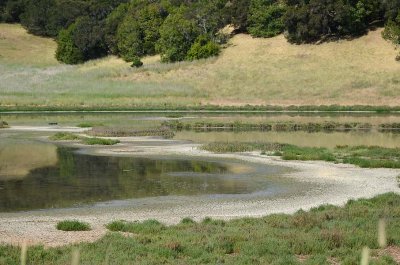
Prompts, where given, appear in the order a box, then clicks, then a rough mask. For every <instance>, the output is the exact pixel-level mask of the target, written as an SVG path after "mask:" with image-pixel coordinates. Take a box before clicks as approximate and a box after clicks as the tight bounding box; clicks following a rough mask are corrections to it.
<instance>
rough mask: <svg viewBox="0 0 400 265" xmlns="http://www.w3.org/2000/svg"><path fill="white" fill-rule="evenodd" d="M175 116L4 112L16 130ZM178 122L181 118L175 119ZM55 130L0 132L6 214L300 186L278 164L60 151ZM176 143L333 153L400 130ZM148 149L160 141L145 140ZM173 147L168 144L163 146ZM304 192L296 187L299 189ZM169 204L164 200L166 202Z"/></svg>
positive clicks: (204, 135)
mask: <svg viewBox="0 0 400 265" xmlns="http://www.w3.org/2000/svg"><path fill="white" fill-rule="evenodd" d="M171 118H172V117H170V115H169V114H159V113H153V114H145V113H108V114H107V113H102V114H82V113H79V114H1V116H0V120H6V121H8V122H9V123H10V125H12V126H13V125H29V126H48V124H49V123H52V122H56V123H58V125H59V126H76V125H78V124H80V123H85V122H86V123H87V122H89V123H96V124H103V125H106V126H113V127H118V126H123V127H132V128H137V129H141V128H154V127H158V126H160V125H161V123H162V122H163V121H164V120H167V119H171ZM173 119H176V118H173ZM178 119H182V120H194V121H196V120H198V121H200V120H210V121H212V120H218V121H227V122H232V121H245V122H250V121H253V122H258V121H260V122H269V121H279V122H282V121H293V122H324V121H335V122H367V123H371V124H379V123H394V122H400V115H396V114H390V115H378V114H370V115H365V114H362V115H361V114H354V115H353V114H352V115H347V114H346V115H345V114H340V115H338V114H336V115H327V114H306V115H302V114H252V115H250V114H193V113H189V114H182V117H179V118H178ZM51 134H52V133H45V132H13V131H10V130H0V212H15V211H23V210H34V209H49V208H64V207H76V206H80V205H88V204H92V205H95V204H96V203H99V202H109V201H115V200H117V201H119V200H128V199H137V198H163V197H164V198H166V197H168V196H169V197H173V196H186V198H187V196H194V195H200V196H203V195H204V196H211V197H218V196H222V197H223V196H225V197H228V196H236V197H235V198H238V199H240V198H243V197H241V196H244V195H246V196H247V195H248V194H257V196H258V195H260V194H261V195H262V196H266V195H268V196H269V195H271V194H272V195H273V194H274V193H280V192H285V191H287V190H288V189H291V188H293V187H296V185H300V184H296V183H288V182H285V181H283V180H281V179H280V178H279V175H280V174H281V173H282V172H283V171H284V170H285V169H283V168H279V167H273V166H266V165H260V164H253V163H245V162H240V161H235V160H226V159H225V160H223V159H220V160H216V159H209V158H204V159H194V158H185V157H146V158H140V157H111V156H96V155H91V154H90V152H84V150H74V149H71V148H67V147H63V146H56V145H54V144H50V143H46V142H44V141H42V140H41V139H42V138H43V137H44V136H46V135H51ZM175 139H176V140H191V141H194V142H200V143H206V142H213V141H231V142H236V141H240V142H250V141H259V142H279V143H290V144H295V145H299V146H316V147H328V148H333V147H335V146H336V145H378V146H383V147H400V133H391V132H385V133H382V132H378V131H375V130H371V131H368V132H363V131H350V132H330V133H327V132H314V133H308V132H232V131H228V132H227V131H224V132H193V131H182V132H178V133H177V134H176V136H175ZM144 144H145V145H151V144H157V145H159V144H160V142H157V141H154V142H151V143H150V142H146V143H144ZM163 144H168V143H163ZM296 189H297V187H296ZM161 200H162V199H161Z"/></svg>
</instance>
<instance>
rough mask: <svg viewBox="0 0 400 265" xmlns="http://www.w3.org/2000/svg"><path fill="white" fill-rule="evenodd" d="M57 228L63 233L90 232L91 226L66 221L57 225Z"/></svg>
mask: <svg viewBox="0 0 400 265" xmlns="http://www.w3.org/2000/svg"><path fill="white" fill-rule="evenodd" d="M56 228H57V229H58V230H61V231H90V230H91V228H90V225H89V224H87V223H83V222H80V221H78V220H65V221H61V222H59V223H58V224H57V226H56Z"/></svg>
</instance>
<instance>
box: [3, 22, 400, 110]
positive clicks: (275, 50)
mask: <svg viewBox="0 0 400 265" xmlns="http://www.w3.org/2000/svg"><path fill="white" fill-rule="evenodd" d="M0 32H1V35H0V72H1V73H2V75H1V76H0V91H1V92H0V97H1V99H2V100H1V104H0V109H2V110H55V109H57V110H67V109H69V110H91V109H92V110H127V109H131V110H132V109H137V110H138V109H171V110H174V109H175V110H179V109H219V108H220V107H221V106H222V108H225V107H226V108H229V109H240V108H242V107H243V108H246V109H248V110H250V109H252V107H251V106H259V108H260V109H264V110H265V109H275V108H276V106H278V108H283V109H288V108H289V107H286V106H290V105H293V106H294V107H293V108H296V107H298V106H300V107H302V106H306V108H309V106H312V107H311V108H312V109H314V110H315V109H317V108H319V109H333V108H332V106H335V105H336V107H335V108H334V109H335V110H339V109H341V108H343V106H347V107H345V108H350V109H358V110H360V109H366V108H365V106H368V109H369V110H376V111H380V112H385V111H387V110H388V109H389V110H390V109H391V107H394V108H398V101H397V98H398V96H399V84H400V75H399V73H400V64H398V63H397V62H395V60H393V57H394V56H395V54H396V53H397V52H396V51H395V49H394V48H393V47H392V45H391V44H390V43H387V42H386V41H384V40H383V39H382V38H381V35H380V30H377V31H373V32H370V34H368V35H366V36H363V37H361V38H358V39H355V40H352V41H340V42H331V43H324V44H321V45H291V44H289V43H287V42H286V40H285V39H284V37H283V36H278V37H275V38H270V39H253V38H251V37H249V36H248V35H243V34H239V35H237V36H235V37H234V38H233V39H232V40H231V43H230V44H231V45H229V47H228V48H227V49H224V50H223V51H222V53H221V55H220V56H219V57H218V58H213V59H208V60H200V61H196V62H181V63H174V64H162V63H160V60H159V57H157V56H155V57H149V58H144V59H143V62H144V66H143V67H142V68H141V69H132V68H131V67H130V66H129V64H128V63H125V62H124V61H123V60H121V59H118V58H116V57H112V56H111V57H107V58H104V59H100V60H94V61H90V62H87V63H85V64H83V65H76V66H66V65H61V64H59V63H57V62H56V60H55V59H54V52H55V48H56V45H55V42H54V41H53V40H50V39H44V38H39V37H35V36H32V35H29V34H27V33H26V32H25V30H24V29H22V28H21V27H20V26H18V25H7V24H0ZM42 59H43V60H42ZM265 73H268V74H265ZM55 87H56V88H57V89H54V88H55ZM31 91H35V93H32V92H31ZM246 105H249V106H250V107H248V106H246ZM315 105H318V106H319V105H321V106H322V107H321V108H320V107H318V106H315ZM337 105H341V106H337ZM348 106H351V107H348ZM380 106H388V107H380Z"/></svg>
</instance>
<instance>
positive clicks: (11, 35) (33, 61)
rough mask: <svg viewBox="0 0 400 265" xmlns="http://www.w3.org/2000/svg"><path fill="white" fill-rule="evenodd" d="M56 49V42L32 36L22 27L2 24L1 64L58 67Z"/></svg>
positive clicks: (0, 29) (0, 34) (0, 40)
mask: <svg viewBox="0 0 400 265" xmlns="http://www.w3.org/2000/svg"><path fill="white" fill-rule="evenodd" d="M56 47H57V44H56V42H55V41H54V40H52V39H48V38H41V37H37V36H33V35H30V34H28V33H27V32H26V30H25V29H23V28H22V27H21V26H20V25H17V24H0V60H1V62H7V63H16V64H23V65H33V66H50V65H58V64H59V63H58V62H57V60H56V59H55V57H54V54H55V50H56Z"/></svg>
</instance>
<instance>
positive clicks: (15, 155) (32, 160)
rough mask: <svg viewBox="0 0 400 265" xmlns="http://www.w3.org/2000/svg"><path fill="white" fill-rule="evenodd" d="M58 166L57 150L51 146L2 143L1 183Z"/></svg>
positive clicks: (7, 140)
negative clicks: (42, 168)
mask: <svg viewBox="0 0 400 265" xmlns="http://www.w3.org/2000/svg"><path fill="white" fill-rule="evenodd" d="M56 164H57V148H56V147H55V146H54V145H51V144H41V143H32V142H26V143H23V144H18V145H15V144H14V142H13V141H12V140H9V139H2V143H0V181H4V180H9V179H21V178H24V177H25V176H26V175H27V174H28V173H29V172H30V171H31V170H33V169H35V168H38V167H48V166H53V165H56Z"/></svg>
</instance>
